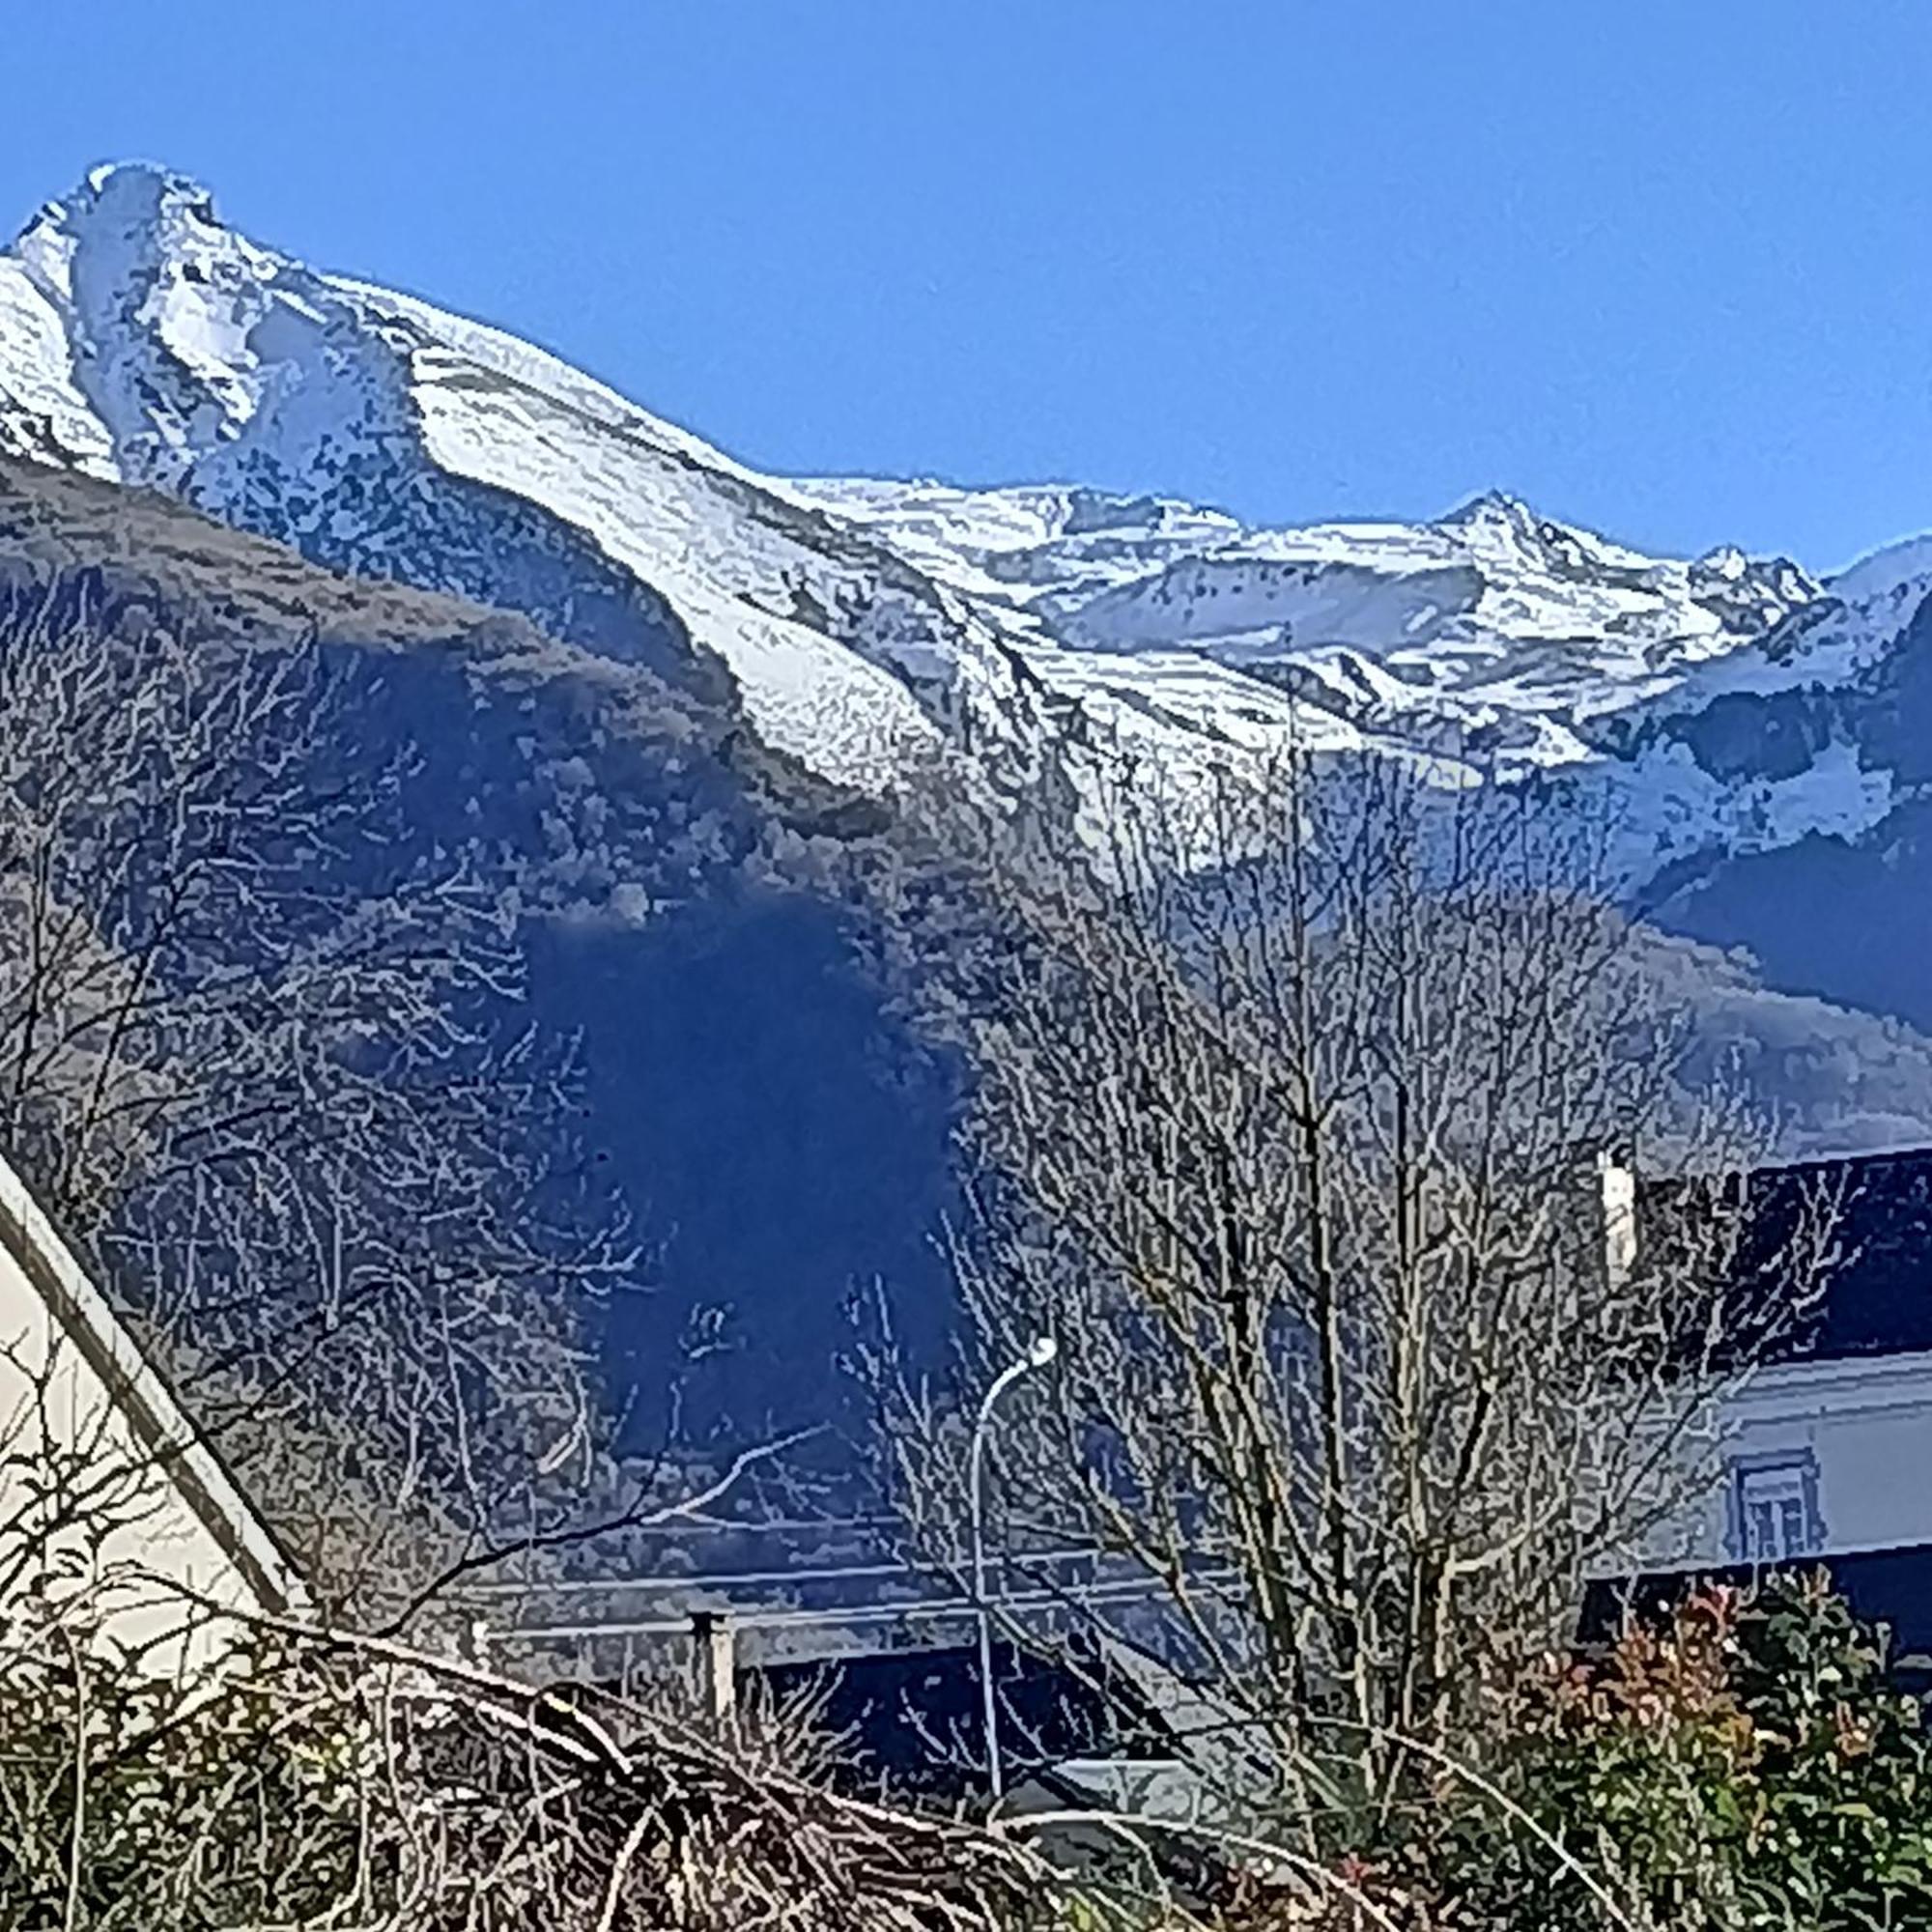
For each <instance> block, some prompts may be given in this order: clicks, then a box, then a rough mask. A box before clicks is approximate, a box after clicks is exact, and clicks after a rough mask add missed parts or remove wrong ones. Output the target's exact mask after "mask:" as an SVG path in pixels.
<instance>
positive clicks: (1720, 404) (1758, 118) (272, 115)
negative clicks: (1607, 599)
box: [0, 0, 1932, 567]
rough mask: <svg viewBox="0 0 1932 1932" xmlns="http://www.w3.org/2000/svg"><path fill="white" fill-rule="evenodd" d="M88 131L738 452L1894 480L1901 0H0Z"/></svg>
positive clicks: (1917, 115)
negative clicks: (1457, 0)
mask: <svg viewBox="0 0 1932 1932" xmlns="http://www.w3.org/2000/svg"><path fill="white" fill-rule="evenodd" d="M0 45H4V47H5V50H6V56H7V66H8V69H9V73H8V80H7V88H6V95H7V100H6V108H5V112H4V116H0V226H5V227H7V228H12V227H14V226H16V225H18V223H19V222H21V221H23V220H24V219H25V218H26V217H27V215H28V214H29V213H31V212H32V210H33V209H34V208H35V207H36V206H37V205H38V204H39V203H40V202H41V201H43V200H44V199H46V198H47V197H48V196H49V195H51V194H54V193H56V192H59V191H63V190H65V189H66V188H67V187H68V186H69V185H71V183H72V182H73V181H74V180H75V179H77V178H78V176H79V175H80V173H81V171H82V170H83V169H84V168H85V167H86V166H87V165H88V164H90V163H91V162H93V161H96V160H99V159H103V158H110V157H112V158H121V157H132V156H140V157H145V158H152V159H157V160H162V161H166V162H168V163H169V164H171V165H173V166H176V167H179V168H182V169H184V170H185V171H186V172H189V173H192V174H195V175H198V176H200V177H201V178H202V179H203V180H204V181H205V182H207V183H208V185H210V186H211V187H212V188H213V190H214V193H215V197H216V201H217V204H218V206H219V207H220V208H221V210H222V212H223V213H225V215H226V216H227V217H228V218H229V219H230V220H232V221H234V222H236V223H237V224H238V225H240V226H241V227H243V228H245V229H247V230H248V231H250V232H252V233H254V234H255V235H257V236H258V237H259V238H260V239H263V240H266V241H272V242H274V243H276V244H277V245H279V246H282V247H285V248H287V249H289V250H290V251H292V252H294V253H297V254H299V255H301V256H303V257H305V258H307V259H308V260H310V261H312V262H314V263H316V264H317V265H318V266H321V267H326V268H335V269H340V270H348V271H352V272H355V273H358V274H361V275H365V276H368V277H370V278H373V279H376V280H381V281H385V282H389V283H392V284H395V285H398V286H402V287H405V288H410V289H413V290H415V291H417V292H419V293H422V294H424V295H427V296H430V297H432V298H435V299H437V300H439V301H440V302H442V303H443V304H444V305H446V306H449V307H453V308H458V309H462V310H465V311H467V312H469V313H472V314H477V315H482V316H485V317H488V318H489V319H491V320H494V321H497V322H500V323H502V324H504V325H505V326H507V327H512V328H514V329H515V330H517V331H518V332H520V333H523V334H526V335H529V336H533V337H535V338H537V339H538V340H541V341H543V342H545V343H546V344H548V345H549V346H551V347H553V348H554V349H556V350H557V351H559V352H560V353H562V354H563V355H567V356H568V357H570V358H571V359H572V360H574V361H576V362H579V363H581V364H582V365H584V366H586V367H588V368H590V369H592V370H594V371H595V372H597V373H598V374H599V375H601V376H603V377H604V378H606V379H607V380H608V381H610V382H611V383H613V384H616V385H617V386H618V387H620V388H622V389H624V390H625V391H627V392H628V393H630V394H632V395H634V396H636V397H637V398H638V399H639V401H641V402H643V403H645V404H646V405H647V406H648V407H650V408H652V409H654V410H657V411H658V412H661V413H663V414H666V415H668V416H670V417H672V418H674V419H676V420H678V421H681V422H685V423H688V424H689V425H690V426H691V427H693V428H695V429H696V430H698V431H700V432H701V433H702V434H704V435H705V436H707V437H709V438H711V439H712V440H715V441H717V442H720V443H722V444H723V445H725V447H726V448H728V449H730V450H731V451H733V452H734V453H735V454H737V455H739V456H741V457H743V458H745V459H746V460H748V461H750V462H753V463H756V464H761V465H765V466H768V467H770V468H773V469H790V470H800V471H811V470H855V471H856V470H871V471H878V472H885V473H893V474H907V473H916V474H941V475H948V476H952V477H956V478H959V479H961V480H966V481H980V482H985V481H1005V480H1013V479H1018V478H1025V477H1077V478H1081V479H1084V480H1089V481H1093V482H1096V483H1101V484H1106V485H1111V486H1115V487H1119V488H1125V489H1143V488H1150V489H1157V490H1161V491H1164V492H1168V493H1172V494H1176V495H1183V496H1189V497H1197V498H1201V499H1205V500H1208V501H1211V502H1218V503H1223V504H1226V505H1227V506H1228V507H1230V508H1233V509H1235V510H1236V511H1238V512H1240V513H1241V514H1243V515H1245V516H1248V517H1251V518H1256V519H1262V520H1266V521H1301V520H1311V519H1315V518H1320V517H1324V516H1341V515H1370V514H1380V513H1387V514H1394V515H1402V516H1422V515H1430V514H1434V513H1435V512H1438V511H1441V510H1443V509H1446V508H1448V507H1449V506H1450V505H1452V504H1453V503H1455V502H1456V501H1458V500H1460V499H1461V498H1462V497H1465V496H1467V495H1469V494H1471V493H1472V492H1474V491H1476V490H1479V489H1483V488H1487V487H1491V486H1500V487H1504V488H1508V489H1512V490H1515V491H1517V492H1519V493H1520V494H1521V495H1523V496H1526V497H1529V498H1530V499H1531V500H1532V501H1533V502H1536V503H1537V504H1538V505H1539V506H1540V507H1543V508H1545V509H1547V510H1548V511H1551V512H1553V513H1555V514H1558V515H1563V516H1568V517H1572V518H1575V519H1577V520H1579V521H1582V522H1585V523H1588V524H1591V525H1594V526H1597V527H1599V528H1603V529H1605V530H1607V531H1609V532H1611V533H1613V534H1616V535H1619V536H1622V537H1624V538H1626V539H1628V540H1630V541H1634V542H1637V543H1641V544H1646V545H1651V546H1655V547H1658V548H1661V549H1668V550H1677V551H1695V550H1700V549H1702V548H1704V547H1706V546H1708V545H1710V544H1713V543H1717V542H1719V541H1725V540H1735V541H1740V542H1743V543H1745V544H1747V545H1748V546H1750V547H1753V548H1762V549H1782V550H1787V551H1789V552H1791V553H1793V554H1797V555H1799V556H1801V557H1802V558H1804V560H1805V561H1806V562H1808V563H1810V564H1812V565H1814V566H1817V567H1826V566H1830V565H1833V564H1836V563H1839V562H1842V561H1845V560H1847V559H1848V558H1849V557H1850V556H1851V555H1852V554H1856V553H1857V552H1859V551H1861V550H1863V549H1866V548H1869V547H1870V546H1872V545H1874V544H1876V543H1878V542H1881V541H1884V540H1886V539H1888V538H1890V537H1893V536H1896V535H1899V534H1902V533H1904V532H1906V531H1908V530H1912V529H1918V528H1923V527H1927V526H1932V219H1928V217H1932V114H1928V113H1927V111H1926V108H1925V104H1924V94H1925V77H1926V75H1927V74H1928V73H1932V5H1926V4H1924V0H1835V4H1832V5H1825V4H1819V3H1818V0H1810V3H1809V4H1796V0H1755V4H1748V5H1747V4H1742V0H1740V3H1739V4H1731V3H1730V0H1712V4H1701V5H1700V4H1696V0H1678V4H1672V5H1653V4H1647V0H1615V3H1614V4H1608V5H1599V4H1589V5H1583V4H1577V0H1542V4H1538V5H1530V4H1520V0H1484V4H1477V5H1470V4H1462V5H1456V4H1452V5H1449V6H1446V7H1445V6H1441V5H1437V4H1431V3H1430V0H1349V4H1335V5H1330V6H1317V5H1302V4H1295V0H1246V4H1236V0H1225V3H1224V4H1212V0H1197V4H1195V5H1192V6H1188V7H1180V6H1178V5H1174V4H1171V0H1170V4H1166V5H1155V4H1143V3H1142V0H1105V4H1102V0H1092V3H1091V4H1089V0H1016V3H1015V4H1009V0H816V4H807V0H790V4H787V0H681V3H680V4H675V5H672V4H665V0H632V4H628V5H627V4H595V0H550V4H548V5H544V6H537V5H523V4H511V0H471V4H467V5H456V4H450V0H402V4H398V0H331V4H328V5H326V6H325V5H308V4H303V0H278V4H275V5H271V6H263V5H262V4H260V0H253V4H249V5H239V4H226V0H167V4H165V5H159V4H155V0H138V4H130V0H109V4H100V0H97V4H96V5H94V6H92V7H90V8H89V9H87V10H86V13H85V14H84V15H77V14H72V13H71V11H70V10H68V9H64V8H55V7H50V6H47V5H45V4H43V0H0Z"/></svg>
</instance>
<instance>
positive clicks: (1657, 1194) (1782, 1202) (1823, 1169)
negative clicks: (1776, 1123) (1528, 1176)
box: [1638, 1148, 1932, 1360]
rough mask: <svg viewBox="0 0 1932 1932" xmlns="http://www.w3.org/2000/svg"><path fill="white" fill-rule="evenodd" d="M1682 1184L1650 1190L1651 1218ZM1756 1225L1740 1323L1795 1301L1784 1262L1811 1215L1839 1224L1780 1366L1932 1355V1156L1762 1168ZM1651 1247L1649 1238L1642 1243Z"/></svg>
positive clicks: (1741, 1261) (1740, 1267)
mask: <svg viewBox="0 0 1932 1932" xmlns="http://www.w3.org/2000/svg"><path fill="white" fill-rule="evenodd" d="M1681 1185H1682V1183H1679V1182H1676V1181H1671V1180H1659V1181H1648V1182H1646V1183H1645V1184H1644V1185H1643V1186H1642V1187H1641V1188H1640V1189H1639V1195H1638V1201H1639V1208H1638V1216H1639V1226H1640V1227H1641V1222H1642V1220H1643V1218H1644V1209H1645V1208H1646V1207H1649V1208H1653V1209H1663V1208H1667V1207H1668V1206H1669V1205H1670V1204H1671V1203H1672V1201H1673V1199H1674V1197H1675V1196H1676V1194H1677V1192H1678V1190H1679V1188H1680V1187H1681ZM1741 1185H1742V1186H1743V1187H1744V1189H1745V1190H1746V1192H1745V1205H1746V1207H1747V1209H1748V1213H1749V1220H1748V1227H1747V1234H1746V1236H1745V1237H1744V1239H1743V1241H1742V1242H1741V1244H1740V1248H1739V1252H1738V1254H1737V1256H1736V1258H1735V1261H1734V1264H1733V1276H1734V1281H1735V1284H1736V1291H1737V1295H1738V1325H1739V1327H1740V1328H1741V1329H1743V1330H1746V1331H1748V1330H1749V1329H1750V1326H1751V1318H1752V1317H1753V1315H1756V1314H1760V1313H1768V1312H1770V1311H1771V1310H1772V1309H1773V1307H1774V1306H1775V1305H1776V1303H1777V1302H1778V1300H1779V1298H1780V1297H1783V1296H1787V1295H1789V1294H1790V1293H1792V1292H1793V1284H1792V1282H1791V1280H1790V1277H1789V1272H1788V1270H1786V1269H1784V1268H1782V1267H1780V1265H1779V1257H1780V1255H1781V1253H1782V1252H1783V1251H1784V1250H1785V1249H1786V1247H1787V1246H1788V1244H1789V1243H1790V1242H1791V1240H1792V1238H1793V1236H1794V1234H1795V1233H1796V1232H1797V1231H1798V1229H1799V1228H1800V1226H1801V1225H1802V1223H1803V1222H1804V1217H1805V1216H1807V1215H1810V1214H1815V1213H1817V1212H1818V1211H1819V1210H1820V1209H1821V1208H1823V1209H1824V1211H1825V1212H1826V1213H1827V1215H1828V1216H1829V1217H1831V1221H1832V1224H1831V1229H1830V1236H1829V1239H1828V1240H1827V1242H1826V1244H1825V1247H1824V1250H1823V1252H1822V1254H1821V1256H1820V1260H1819V1269H1818V1274H1817V1276H1816V1278H1815V1280H1814V1281H1813V1282H1812V1283H1811V1285H1810V1293H1809V1295H1808V1297H1807V1300H1808V1306H1807V1308H1806V1310H1805V1312H1804V1313H1803V1314H1802V1315H1800V1316H1799V1317H1798V1318H1797V1319H1796V1320H1795V1321H1792V1322H1791V1323H1789V1324H1788V1325H1784V1326H1780V1327H1779V1328H1778V1329H1777V1330H1776V1334H1775V1337H1774V1339H1773V1340H1772V1341H1771V1343H1770V1345H1769V1346H1768V1348H1767V1350H1766V1354H1767V1356H1769V1357H1770V1358H1773V1359H1786V1360H1789V1359H1799V1358H1806V1357H1808V1358H1811V1359H1828V1360H1829V1359H1835V1358H1843V1357H1847V1356H1856V1355H1889V1354H1907V1353H1918V1352H1920V1351H1925V1350H1932V1149H1926V1148H1915V1149H1909V1150H1906V1151H1899V1152H1891V1153H1878V1154H1847V1155H1840V1156H1833V1157H1829V1158H1824V1159H1818V1160H1808V1161H1802V1162H1795V1163H1792V1164H1789V1165H1785V1166H1778V1167H1766V1168H1759V1169H1757V1170H1755V1171H1754V1172H1752V1173H1750V1174H1748V1175H1747V1176H1744V1177H1742V1179H1741ZM1639 1238H1641V1236H1639Z"/></svg>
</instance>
